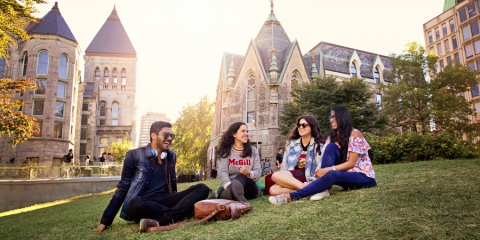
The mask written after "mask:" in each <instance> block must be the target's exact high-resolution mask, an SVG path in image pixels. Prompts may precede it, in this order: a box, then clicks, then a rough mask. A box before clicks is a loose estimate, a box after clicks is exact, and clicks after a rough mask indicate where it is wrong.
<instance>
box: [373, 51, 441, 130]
mask: <svg viewBox="0 0 480 240" xmlns="http://www.w3.org/2000/svg"><path fill="white" fill-rule="evenodd" d="M389 59H390V60H391V61H392V65H393V69H392V72H391V73H386V75H387V76H388V79H396V80H397V81H396V82H393V83H391V84H388V85H386V86H383V87H382V90H383V106H384V108H385V110H384V111H385V114H386V115H387V116H389V118H390V121H391V124H393V126H395V127H406V128H409V129H413V130H414V131H415V132H422V133H426V132H428V131H429V129H430V127H429V126H430V119H431V116H432V115H431V113H432V112H431V109H430V103H431V101H430V100H431V96H430V91H429V83H428V81H427V78H431V77H433V76H434V72H433V71H432V70H433V69H435V66H434V65H435V63H436V62H437V61H438V57H437V56H435V55H432V54H429V55H426V54H425V48H424V47H423V46H422V45H420V44H418V43H416V42H412V43H409V44H407V49H406V50H405V51H404V52H403V53H402V54H399V55H397V54H392V55H391V56H390V58H389ZM417 126H420V129H418V128H417Z"/></svg>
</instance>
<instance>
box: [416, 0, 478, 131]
mask: <svg viewBox="0 0 480 240" xmlns="http://www.w3.org/2000/svg"><path fill="white" fill-rule="evenodd" d="M479 20H480V1H478V0H445V4H444V9H443V13H441V14H440V15H438V16H436V17H435V18H433V19H432V20H430V21H428V22H427V23H425V24H423V31H424V33H425V46H426V50H428V51H430V52H432V51H433V52H434V53H435V54H436V55H437V56H439V57H440V59H439V61H438V63H437V66H436V67H437V69H436V71H437V72H439V71H442V69H443V68H444V67H445V66H447V65H448V64H451V63H452V61H456V62H458V63H461V64H464V65H467V66H469V67H470V69H472V70H479V71H480V27H479ZM461 94H462V96H463V97H465V98H466V100H467V101H473V104H472V108H473V109H475V111H476V112H477V117H475V116H470V119H471V120H472V121H473V122H474V123H480V91H479V86H478V84H477V85H475V86H473V88H472V90H471V91H467V92H463V93H461Z"/></svg>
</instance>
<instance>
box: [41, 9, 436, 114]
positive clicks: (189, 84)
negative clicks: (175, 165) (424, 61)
mask: <svg viewBox="0 0 480 240" xmlns="http://www.w3.org/2000/svg"><path fill="white" fill-rule="evenodd" d="M54 3H55V2H54V1H50V2H49V3H48V4H42V5H39V6H38V10H39V11H40V13H38V14H36V16H37V17H43V16H44V15H45V14H47V13H48V11H50V9H51V8H52V7H53V5H54ZM114 4H115V6H116V9H117V13H118V15H119V17H120V20H121V21H122V24H123V26H124V27H125V30H126V31H127V33H128V35H129V37H130V40H131V42H132V44H133V46H134V47H135V50H136V52H137V58H138V62H137V76H136V82H137V95H136V101H137V102H136V104H137V106H138V107H139V108H138V112H137V114H138V115H139V116H140V115H142V114H144V113H145V112H146V111H153V112H161V113H166V114H167V117H169V118H171V121H172V122H175V119H177V118H178V117H179V112H180V111H181V110H182V108H183V107H185V106H187V104H190V105H193V104H195V103H197V102H198V101H199V100H200V98H202V97H203V96H205V95H208V96H209V97H210V98H211V99H212V100H214V99H215V96H216V88H217V84H218V79H219V76H220V66H221V61H222V55H223V53H224V52H229V53H235V54H239V55H244V54H245V53H246V51H247V47H248V44H249V42H250V41H251V40H252V39H254V38H255V37H256V35H257V34H258V32H259V31H260V28H261V27H262V25H263V24H264V22H265V20H266V19H267V17H268V15H269V14H270V1H269V0H168V1H167V0H137V1H133V0H58V6H59V8H60V12H61V13H62V16H63V18H64V19H65V21H66V22H67V24H68V26H69V27H70V30H71V31H72V32H73V35H74V36H75V38H76V39H77V41H78V43H79V44H80V48H81V49H82V52H83V51H85V49H86V48H87V47H88V45H89V44H90V42H91V41H92V40H93V38H94V37H95V35H96V34H97V32H98V31H99V30H100V28H101V27H102V25H103V24H104V22H105V21H106V20H107V18H108V16H109V15H110V13H111V12H112V9H113V6H114ZM443 4H444V1H443V0H402V1H394V0H361V1H358V0H336V1H325V0H295V1H292V0H275V1H274V12H275V16H276V17H277V19H278V20H279V21H280V23H281V24H282V26H283V28H284V29H285V31H286V33H287V35H288V36H289V38H290V40H292V41H293V40H294V39H297V41H298V43H299V45H300V49H301V51H302V54H305V53H306V52H308V51H309V50H310V49H312V48H313V47H314V46H315V45H317V44H318V43H320V42H321V41H324V42H330V43H334V44H338V45H342V46H346V47H350V48H355V49H360V50H363V51H368V52H372V53H378V54H382V55H389V54H391V53H401V52H402V50H404V48H405V45H406V44H407V43H408V42H412V41H417V42H419V43H421V44H422V45H424V44H425V40H424V34H423V24H424V23H426V22H427V21H429V20H431V19H433V18H435V17H436V16H437V15H439V14H440V13H442V11H443ZM82 54H84V53H82ZM82 60H83V57H82ZM80 66H82V67H81V69H80V70H81V71H82V75H83V74H85V73H84V67H83V62H82V63H81V64H80ZM89 74H90V73H89ZM91 74H93V73H91ZM82 79H84V77H83V76H82Z"/></svg>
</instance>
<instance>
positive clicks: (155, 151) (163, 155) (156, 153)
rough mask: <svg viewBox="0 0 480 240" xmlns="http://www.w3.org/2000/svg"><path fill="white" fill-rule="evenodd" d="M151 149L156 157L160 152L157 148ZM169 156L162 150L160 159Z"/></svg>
mask: <svg viewBox="0 0 480 240" xmlns="http://www.w3.org/2000/svg"><path fill="white" fill-rule="evenodd" d="M150 151H151V152H152V155H153V156H154V157H156V156H157V155H158V152H157V150H155V149H150ZM166 157H167V152H162V154H160V159H165V158H166Z"/></svg>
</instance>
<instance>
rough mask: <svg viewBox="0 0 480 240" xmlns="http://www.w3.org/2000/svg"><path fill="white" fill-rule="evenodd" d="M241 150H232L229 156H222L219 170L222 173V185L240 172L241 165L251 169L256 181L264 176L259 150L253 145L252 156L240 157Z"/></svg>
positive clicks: (252, 177)
mask: <svg viewBox="0 0 480 240" xmlns="http://www.w3.org/2000/svg"><path fill="white" fill-rule="evenodd" d="M240 154H241V152H237V151H235V150H233V149H232V150H230V155H229V156H228V157H227V158H220V163H219V167H218V172H219V173H220V186H225V184H226V183H230V182H231V181H232V179H233V178H235V177H236V176H237V174H239V173H240V172H239V169H240V167H243V168H246V169H247V170H248V171H250V173H251V174H250V175H251V177H249V178H250V179H252V180H253V181H254V182H256V181H258V179H259V178H260V177H261V176H262V167H261V166H260V157H259V156H258V150H257V149H256V148H254V147H252V156H251V157H250V156H247V157H244V158H243V157H240Z"/></svg>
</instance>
